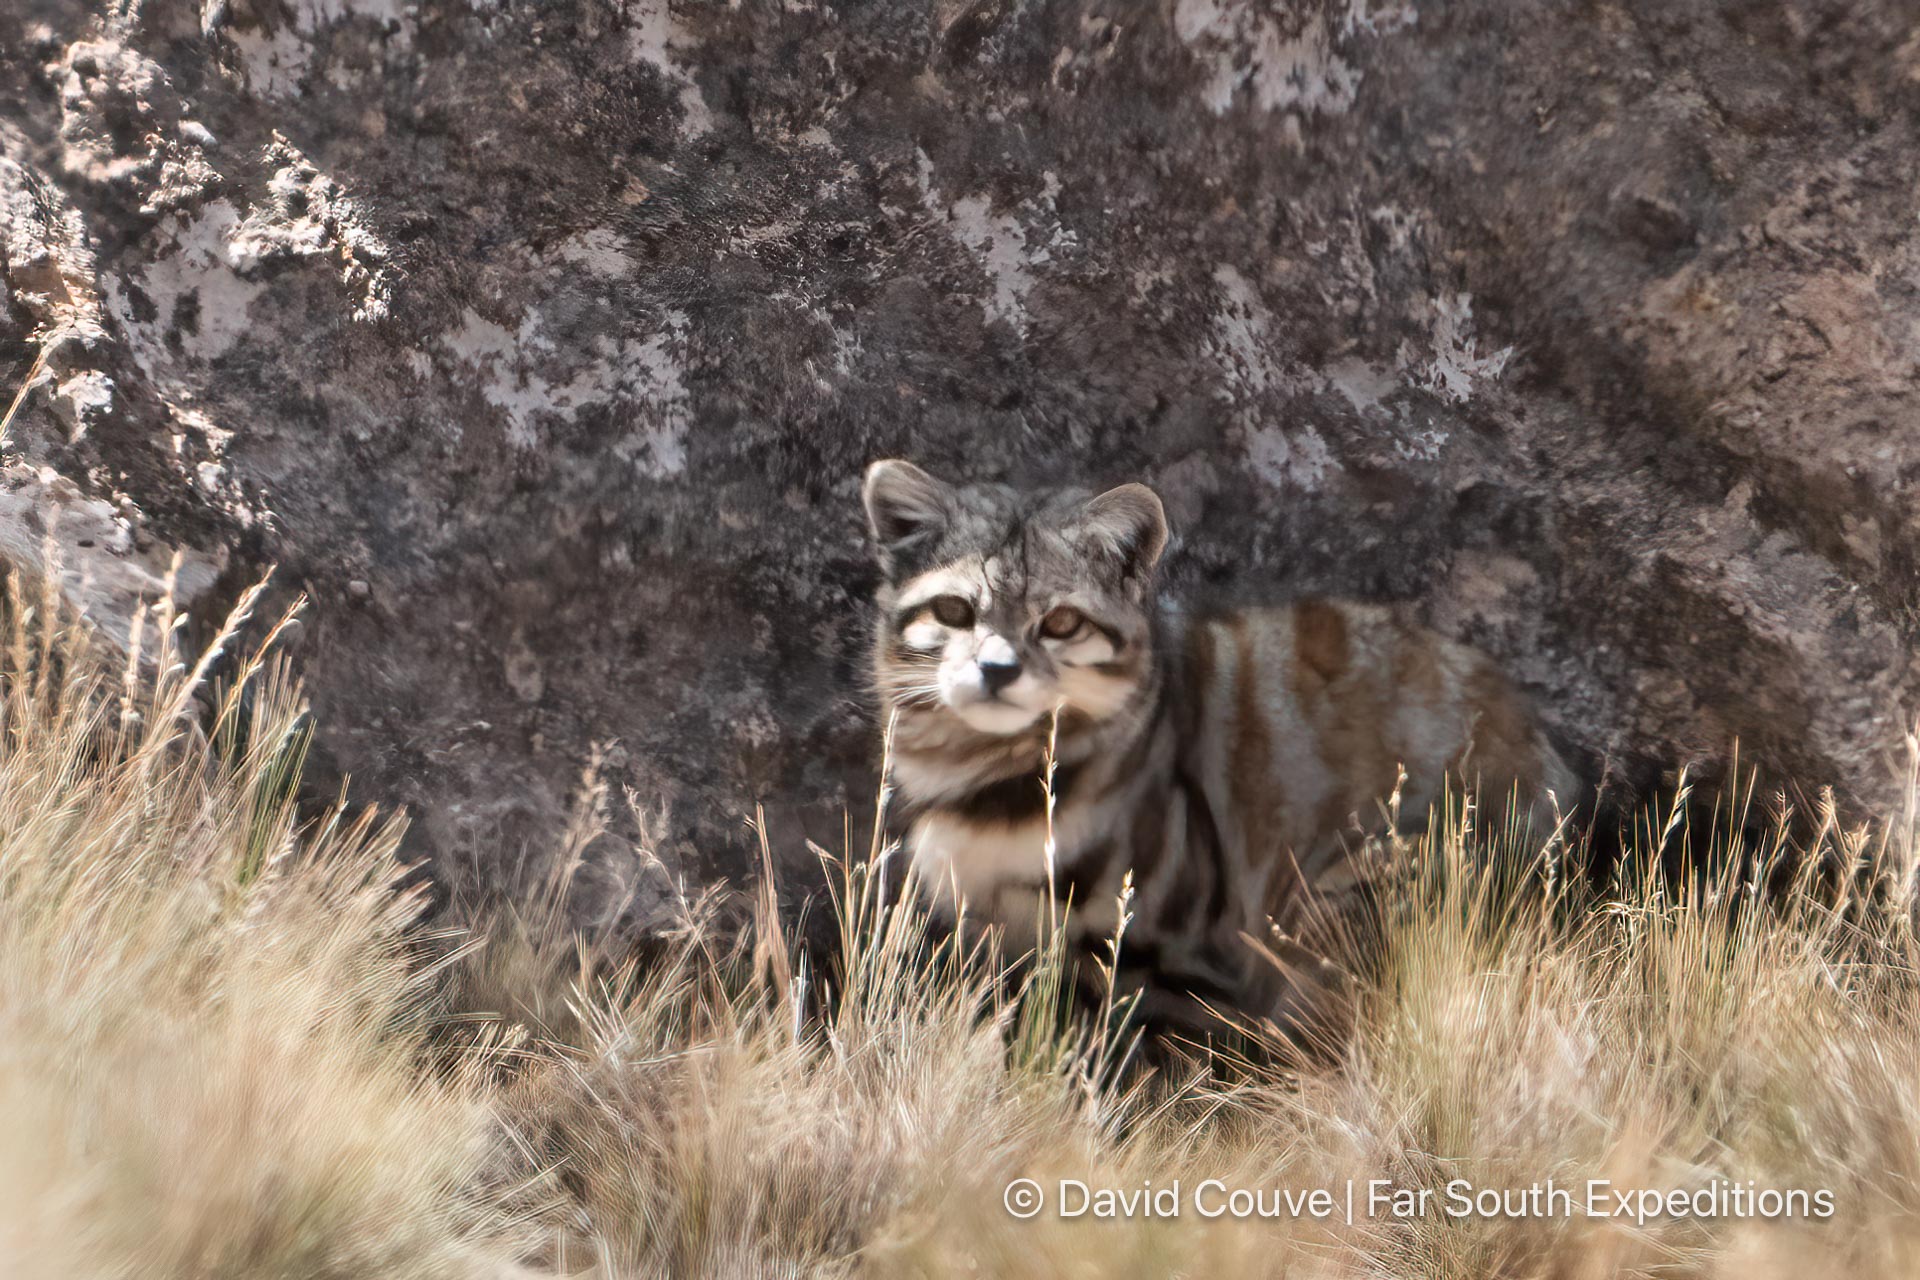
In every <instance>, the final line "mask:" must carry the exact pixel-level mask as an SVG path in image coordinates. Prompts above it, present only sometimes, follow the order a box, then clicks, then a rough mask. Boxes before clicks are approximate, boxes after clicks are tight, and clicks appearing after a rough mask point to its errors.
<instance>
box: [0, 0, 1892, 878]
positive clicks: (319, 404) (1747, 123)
mask: <svg viewBox="0 0 1920 1280" xmlns="http://www.w3.org/2000/svg"><path fill="white" fill-rule="evenodd" d="M0 87H4V89H5V94H4V96H0V279H3V280H4V284H5V295H4V306H0V368H4V369H6V370H8V371H9V373H10V375H11V377H12V379H13V383H14V384H15V385H17V383H18V381H19V380H20V379H21V378H25V377H26V376H28V372H29V370H33V371H34V381H33V385H32V386H31V388H30V389H29V392H28V395H27V397H26V398H25V400H24V401H23V404H22V408H21V411H20V414H19V416H18V417H17V418H16V420H15V422H14V424H13V426H12V429H11V431H10V434H9V438H8V440H7V442H6V457H5V461H4V469H3V470H0V556H4V557H5V558H7V559H8V560H10V561H15V562H19V563H24V564H27V565H28V566H29V567H32V566H37V565H38V564H40V563H41V557H43V556H44V554H45V549H46V547H47V546H48V545H49V540H51V542H52V544H53V545H55V546H56V548H57V549H58V551H59V554H60V557H61V563H62V564H63V565H64V566H65V568H66V570H67V573H68V581H69V584H70V589H71V591H72V592H73V593H74V594H75V596H76V597H77V598H79V599H81V600H82V602H83V603H84V604H85V605H86V607H87V608H88V609H89V611H90V612H92V613H93V614H94V615H95V616H96V618H97V619H99V620H100V622H101V624H102V625H103V626H104V627H106V628H108V630H109V632H110V633H111V632H112V631H113V629H114V628H115V627H116V626H117V627H119V628H121V632H122V633H124V622H125V618H126V617H127V616H128V615H129V614H130V612H131V609H132V607H133V602H134V601H136V600H137V599H139V598H141V596H142V595H144V594H151V592H152V591H153V590H155V589H157V586H158V584H159V583H160V582H161V581H163V580H164V578H165V576H166V574H167V572H168V569H169V562H170V558H171V556H172V554H173V553H174V551H175V550H176V549H177V551H178V553H179V555H180V565H179V568H178V570H177V580H178V587H179V590H180V593H181V594H182V595H183V596H185V597H186V598H187V599H188V600H189V601H190V602H192V603H193V604H194V605H195V608H196V610H198V611H199V612H200V613H201V614H202V615H203V616H210V615H212V614H215V613H218V612H219V611H220V610H221V609H222V608H223V607H224V605H225V604H226V603H227V602H228V601H230V600H231V598H232V597H233V595H234V593H235V592H236V591H237V590H238V588H239V587H240V586H242V585H244V584H245V583H247V582H249V581H251V580H253V579H254V578H255V577H257V576H258V574H259V573H260V572H262V571H263V570H264V569H265V567H266V566H268V565H270V564H272V565H277V566H279V569H278V577H277V582H278V584H279V587H278V589H279V591H280V593H281V594H282V595H283V596H290V595H291V594H292V593H293V592H295V591H304V592H306V593H308V594H309V595H310V596H311V598H312V604H311V608H310V610H309V613H308V615H307V620H306V623H305V625H304V626H303V627H302V628H301V629H300V631H299V635H298V639H297V642H296V643H297V647H298V650H299V656H300V661H301V663H302V668H303V670H304V672H305V673H306V676H307V678H308V680H309V682H310V686H311V692H312V695H313V699H314V702H315V704H316V711H317V714H318V717H319V724H320V728H321V741H320V744H319V758H320V761H321V765H322V772H323V774H324V773H341V774H351V775H352V776H353V778H354V784H355V794H356V795H358V796H360V797H361V798H363V799H368V800H378V801H381V802H386V803H399V804H404V805H406V806H407V807H408V808H409V809H410V810H411V811H412V812H413V814H414V816H415V827H414V834H413V837H412V838H413V840H414V841H415V848H416V852H417V853H419V854H420V855H422V856H433V857H447V856H451V855H460V856H468V855H472V856H478V857H481V858H483V859H485V858H488V857H497V856H509V855H511V853H512V852H513V851H514V850H515V849H517V847H518V846H519V845H520V844H522V843H526V842H532V843H535V844H546V843H550V842H551V840H552V839H553V833H554V832H555V831H557V829H558V827H559V825H560V823H561V815H562V814H563V813H564V811H565V808H566V805H567V803H568V796H569V794H570V792H571V790H572V789H573V788H575V787H576V786H577V784H578V781H579V778H580V773H581V770H582V768H583V767H584V766H585V764H586V763H587V761H588V759H589V758H590V756H592V754H593V753H594V749H595V746H596V744H608V743H615V744H617V745H614V746H611V747H610V748H608V749H607V750H606V751H605V752H603V759H604V762H605V765H606V768H607V769H608V770H609V771H610V772H611V774H612V775H613V780H614V781H616V782H617V783H619V784H621V785H624V786H627V787H630V788H632V790H633V792H634V794H635V795H636V797H637V798H638V800H639V801H640V804H641V806H642V807H643V808H644V810H645V813H646V821H645V823H644V824H641V823H639V822H638V821H637V820H630V821H629V827H628V829H627V830H626V832H625V834H626V837H627V838H628V839H631V840H639V839H641V838H642V836H643V833H642V831H641V830H640V827H641V826H642V825H644V826H645V827H646V828H647V830H646V832H645V833H644V834H645V838H647V839H649V840H651V841H652V842H654V843H656V844H658V846H659V848H660V851H661V853H662V855H663V856H664V857H665V858H666V859H667V862H668V864H669V866H670V867H672V868H673V869H674V870H676V871H678V872H680V873H681V874H684V875H685V876H686V877H688V878H689V879H690V880H699V879H702V878H706V877H709V876H712V875H715V874H723V873H724V874H734V875H737V874H739V873H742V872H743V871H744V870H745V869H746V868H747V867H749V866H750V865H751V863H750V861H749V859H748V857H747V847H748V841H747V837H746V835H745V834H744V832H743V830H742V827H741V822H740V820H741V818H742V816H744V815H746V814H748V813H750V812H751V811H752V806H753V805H754V803H755V802H764V803H765V804H766V806H767V812H768V817H769V823H770V825H771V827H772V831H773V834H774V835H775V837H776V838H777V839H778V840H779V841H780V842H781V844H782V847H783V848H784V849H785V850H786V851H787V852H788V854H789V855H790V856H796V857H804V855H803V854H799V853H798V850H799V846H800V840H801V836H802V835H806V834H811V835H812V836H814V837H815V838H817V839H819V840H820V841H821V842H822V843H824V844H827V845H828V846H829V847H833V848H837V847H839V844H840V837H839V830H840V826H839V815H840V814H841V812H842V810H843V808H844V807H846V806H849V805H851V806H853V807H854V808H855V809H856V810H858V809H859V807H860V806H862V805H864V804H866V803H867V797H868V796H870V794H871V792H872V786H873V783H872V770H873V764H874V760H873V754H874V751H873V742H874V733H873V730H872V727H871V724H870V709H869V707H868V705H867V702H866V699H865V697H864V694H863V692H862V672H863V669H864V653H865V628H866V625H867V619H866V615H865V613H864V611H863V610H864V602H865V599H866V596H867V593H868V591H869V590H870V588H871V583H872V579H871V571H870V569H869V565H868V557H867V554H866V551H865V549H864V547H863V545H862V529H861V523H860V519H859V515H858V500H857V490H858V476H859V471H860V468H861V466H862V464H863V463H865V462H866V461H867V460H869V459H871V458H873V457H877V456H883V455H889V454H906V455H910V456H912V457H914V458H915V459H917V460H919V461H921V462H922V463H923V464H924V465H926V466H928V467H930V468H932V469H934V470H936V471H942V472H945V473H947V474H949V475H952V476H956V477H958V476H976V477H983V478H996V479H1011V480H1015V481H1020V482H1027V483H1044V482H1047V481H1050V480H1068V479H1071V480H1075V481H1079V482H1085V483H1103V482H1117V481H1119V480H1122V479H1131V478H1145V479H1147V480H1149V481H1150V482H1151V483H1153V484H1154V485H1155V486H1156V487H1157V488H1158V489H1159V491H1160V492H1161V493H1162V495H1163V496H1164V498H1165V500H1166V502H1167V505H1168V508H1169V512H1170V515H1171V517H1172V520H1173V523H1174V526H1175V530H1176V543H1175V546H1174V549H1173V552H1172V554H1171V558H1170V562H1169V563H1170V572H1171V574H1172V576H1173V578H1174V580H1175V581H1176V583H1177V584H1179V586H1180V588H1181V589H1182V590H1184V591H1187V592H1189V593H1191V594H1195V595H1199V596H1203V597H1208V598H1215V599H1223V600H1254V599H1284V598H1286V597H1288V596H1293V595H1298V594H1303V593H1323V592H1331V593H1338V594H1345V595H1356V596H1363V597H1369V598H1395V599H1409V600H1415V601H1418V602H1419V603H1420V606H1421V608H1422V609H1423V610H1424V611H1425V613H1426V615H1427V616H1428V617H1429V618H1430V619H1431V620H1432V622H1433V623H1434V625H1436V626H1437V627H1439V628H1440V629H1442V630H1443V631H1446V632H1448V633H1449V634H1453V635H1456V636H1460V637H1463V638H1466V639H1468V640H1470V641H1472V642H1474V643H1477V644H1479V645H1481V646H1483V647H1485V648H1487V649H1489V650H1491V651H1493V652H1494V653H1496V654H1498V655H1499V656H1500V657H1501V658H1502V659H1504V660H1505V661H1506V663H1507V664H1508V665H1509V666H1510V668H1511V669H1512V670H1513V671H1514V672H1515V673H1516V674H1517V676H1518V678H1519V679H1520V680H1521V681H1522V682H1523V683H1524V684H1526V685H1527V686H1528V687H1529V688H1530V689H1532V690H1533V691H1534V692H1535V693H1536V694H1537V696H1538V697H1539V698H1540V699H1541V700H1542V703H1543V705H1544V706H1545V708H1546V714H1547V717H1548V718H1549V720H1550V721H1552V723H1553V724H1554V726H1555V727H1556V729H1557V730H1558V731H1559V733H1560V734H1561V735H1562V736H1564V737H1565V738H1566V739H1567V740H1568V741H1569V742H1571V743H1573V744H1575V745H1576V746H1577V747H1579V748H1580V749H1581V750H1582V751H1584V752H1585V753H1587V754H1588V755H1589V756H1590V757H1592V758H1596V759H1597V758H1599V757H1602V756H1608V755H1611V756H1614V757H1616V758H1620V759H1630V760H1634V761H1641V762H1654V763H1655V764H1658V765H1665V766H1671V765H1674V764H1677V763H1679V762H1681V761H1698V762H1701V763H1702V767H1703V768H1704V769H1705V770H1706V771H1707V772H1708V773H1709V775H1711V772H1712V770H1713V769H1715V768H1717V767H1720V766H1721V762H1723V761H1724V760H1725V757H1726V754H1727V750H1728V747H1729V746H1730V744H1731V742H1732V740H1733V739H1734V738H1735V737H1736V736H1737V737H1738V738H1739V739H1740V740H1741V742H1742V750H1743V752H1744V753H1746V755H1747V756H1748V757H1749V758H1753V759H1758V760H1762V761H1764V762H1765V763H1766V764H1767V765H1768V766H1769V767H1770V768H1772V769H1774V770H1777V771H1779V772H1780V773H1782V774H1784V775H1789V776H1792V777H1794V778H1797V779H1800V780H1801V781H1803V782H1806V783H1818V782H1832V783H1833V784H1835V785H1836V786H1837V787H1838V788H1839V789H1840V791H1841V794H1842V795H1843V796H1844V797H1846V798H1847V799H1849V800H1851V801H1853V802H1855V803H1857V804H1860V805H1865V806H1872V805H1879V804H1884V803H1886V802H1888V800H1889V799H1890V798H1891V796H1892V795H1893V794H1894V786H1895V781H1894V779H1895V775H1894V772H1893V769H1892V764H1893V761H1894V750H1895V748H1896V747H1897V746H1898V743H1899V738H1900V732H1901V728H1902V726H1903V724H1904V723H1905V721H1906V718H1907V717H1908V716H1909V715H1910V714H1911V713H1912V712H1913V711H1914V709H1915V705H1916V703H1915V694H1916V690H1917V688H1920V672H1917V671H1916V669H1915V666H1914V663H1913V656H1912V655H1913V640H1914V637H1915V630H1916V626H1920V616H1917V615H1916V612H1915V605H1916V572H1917V570H1920V559H1917V557H1920V525H1917V524H1916V521H1917V520H1920V485H1917V484H1916V481H1917V480H1920V430H1916V426H1917V425H1920V424H1917V422H1916V415H1915V389H1916V375H1917V374H1920V222H1916V219H1915V212H1914V211H1915V208H1916V194H1920V193H1917V192H1916V188H1915V181H1916V180H1915V177H1914V166H1913V163H1912V160H1913V157H1914V156H1915V155H1917V154H1920V36H1916V35H1915V34H1914V32H1913V24H1912V21H1911V10H1910V7H1909V6H1908V5H1907V4H1905V3H1903V2H1902V0H1780V3H1776V4H1769V5H1765V6H1759V5H1743V4H1729V3H1709V2H1707V0H1658V2H1656V0H1644V2H1642V3H1623V4H1609V3H1597V2H1596V3H1581V4H1572V5H1554V6H1546V5H1524V4H1515V3H1511V2H1510V0H1455V2H1453V3H1447V4H1440V3H1437V2H1433V0H1413V2H1412V3H1401V4H1390V3H1383V2H1381V0H1338V2H1314V3H1306V2H1301V0H1265V2H1263V3H1254V2H1251V0H1177V2H1175V3H1165V2H1162V3H1141V2H1139V0H1105V2H1101V0H1058V2H1054V0H1023V2H1018V3H1016V2H1014V0H972V2H971V3H964V2H955V0H939V2H934V0H928V2H924V3H891V2H875V3H866V4H840V3H829V2H827V0H815V2H807V0H787V2H786V3H782V4H774V3H761V2H759V0H749V2H748V3H743V4H721V3H680V2H678V0H676V2H674V3H668V2H667V0H565V2H562V3H552V4H530V3H520V2H517V0H421V2H419V3H411V2H408V0H198V2H195V3H187V2H185V0H145V2H144V3H138V4H128V3H123V2H116V3H111V4H107V3H82V2H81V0H14V3H11V4H9V5H7V6H5V7H4V11H0ZM36 357H39V363H38V364H37V365H36V363H35V361H36ZM8 395H9V397H10V396H11V388H10V389H9V391H8ZM644 905H645V904H644V903H642V904H641V906H640V907H639V908H636V910H639V911H640V912H641V914H644Z"/></svg>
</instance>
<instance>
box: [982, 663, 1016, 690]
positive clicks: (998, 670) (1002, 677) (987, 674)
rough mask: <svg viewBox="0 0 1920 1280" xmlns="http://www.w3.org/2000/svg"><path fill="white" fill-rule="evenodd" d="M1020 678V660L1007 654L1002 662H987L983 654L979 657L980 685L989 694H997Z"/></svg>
mask: <svg viewBox="0 0 1920 1280" xmlns="http://www.w3.org/2000/svg"><path fill="white" fill-rule="evenodd" d="M1019 678H1020V660H1019V659H1018V658H1015V657H1014V656H1013V655H1012V654H1008V655H1007V656H1006V658H1005V659H1004V660H1002V661H989V660H988V658H987V656H986V655H985V654H982V655H981V656H980V683H981V685H982V686H984V687H985V689H986V691H987V692H988V693H989V694H994V695H998V694H999V692H1000V691H1001V690H1002V689H1004V688H1006V687H1007V686H1008V685H1010V684H1012V683H1013V682H1014V681H1015V680H1018V679H1019Z"/></svg>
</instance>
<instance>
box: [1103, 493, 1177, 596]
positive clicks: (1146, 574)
mask: <svg viewBox="0 0 1920 1280" xmlns="http://www.w3.org/2000/svg"><path fill="white" fill-rule="evenodd" d="M1082 527H1083V528H1085V529H1086V531H1087V533H1088V535H1089V536H1090V537H1091V538H1092V539H1093V542H1094V544H1095V545H1096V546H1098V547H1100V548H1101V549H1102V550H1104V551H1105V552H1106V553H1107V554H1109V555H1111V556H1113V557H1114V559H1115V560H1116V561H1117V562H1118V563H1119V565H1120V571H1121V575H1122V576H1123V577H1125V578H1128V579H1139V580H1145V579H1147V578H1151V577H1152V576H1153V570H1154V567H1155V566H1157V565H1158V564H1159V563H1160V553H1161V552H1163V551H1165V550H1166V549H1167V511H1166V508H1165V507H1163V506H1161V505H1160V495H1158V494H1156V493H1155V492H1154V491H1153V490H1151V489H1149V488H1147V486H1145V485H1143V484H1123V485H1121V486H1120V487H1119V488H1118V489H1109V490H1107V491H1106V492H1105V493H1103V494H1101V495H1100V496H1099V497H1097V498H1095V499H1094V500H1093V501H1091V502H1089V503H1088V504H1087V507H1086V511H1085V512H1084V514H1083V516H1082Z"/></svg>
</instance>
